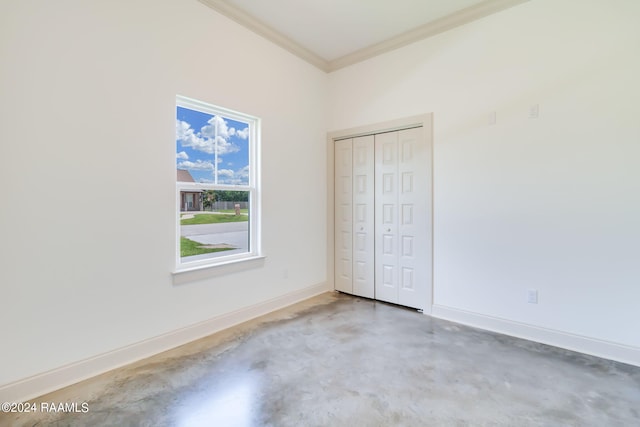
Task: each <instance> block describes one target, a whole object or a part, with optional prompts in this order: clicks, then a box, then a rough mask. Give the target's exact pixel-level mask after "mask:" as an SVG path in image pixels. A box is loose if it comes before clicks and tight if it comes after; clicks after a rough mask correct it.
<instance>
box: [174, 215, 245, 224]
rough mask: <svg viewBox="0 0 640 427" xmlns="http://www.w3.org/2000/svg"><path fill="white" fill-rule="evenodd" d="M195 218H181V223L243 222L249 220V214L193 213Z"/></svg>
mask: <svg viewBox="0 0 640 427" xmlns="http://www.w3.org/2000/svg"><path fill="white" fill-rule="evenodd" d="M192 215H195V216H194V217H193V218H188V219H181V220H180V225H194V224H218V223H221V222H243V221H249V217H248V216H247V215H238V216H236V215H235V214H233V215H228V214H209V213H206V214H192Z"/></svg>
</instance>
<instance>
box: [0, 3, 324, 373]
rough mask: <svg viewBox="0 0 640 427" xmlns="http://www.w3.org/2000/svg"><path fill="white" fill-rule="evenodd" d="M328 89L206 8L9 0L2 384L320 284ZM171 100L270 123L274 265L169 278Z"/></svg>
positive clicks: (0, 116) (0, 95)
mask: <svg viewBox="0 0 640 427" xmlns="http://www.w3.org/2000/svg"><path fill="white" fill-rule="evenodd" d="M326 84H327V75H326V74H325V73H323V72H321V71H318V70H317V69H315V68H314V67H312V66H311V65H308V64H307V63H305V62H303V61H301V60H299V59H297V58H295V57H294V56H292V55H291V54H289V53H287V52H285V51H284V50H282V49H280V48H277V47H275V46H274V45H273V44H270V43H269V42H267V41H265V40H263V39H261V38H260V37H258V36H256V35H254V34H253V33H251V32H249V31H247V30H245V29H243V28H241V27H240V26H238V25H237V24H235V23H233V22H232V21H229V20H228V19H226V18H223V17H222V16H220V15H218V14H217V13H215V12H214V11H212V10H211V9H209V8H207V7H205V6H203V5H202V4H200V3H198V2H197V1H195V0H193V1H184V0H165V1H160V2H159V1H154V0H139V1H135V2H122V1H100V2H96V1H85V0H62V1H56V2H51V1H47V0H2V1H1V2H0V141H1V144H2V152H1V154H0V187H1V189H2V191H1V194H2V209H1V210H0V215H1V216H0V236H1V240H2V245H1V249H0V250H1V251H2V252H1V256H0V260H1V261H0V262H1V268H0V287H1V288H0V289H1V294H0V331H1V334H2V341H1V343H0V347H1V351H0V353H1V359H2V364H1V365H0V386H2V385H3V384H4V385H6V384H8V383H11V382H14V381H17V380H20V379H24V378H27V377H29V376H32V375H35V374H39V373H42V372H45V371H48V370H50V369H53V368H58V367H61V366H64V365H67V364H72V363H75V362H77V361H81V360H84V359H87V358H91V357H93V356H96V355H100V354H102V353H105V352H108V351H112V350H115V349H119V348H122V347H124V346H127V345H130V344H133V343H138V342H140V341H143V340H146V339H149V338H152V337H156V336H158V335H161V334H165V333H167V332H170V331H175V330H177V329H179V328H183V327H187V326H189V325H192V324H195V323H197V322H201V321H205V320H207V319H212V318H214V317H216V316H219V315H222V314H225V313H230V312H233V311H234V310H238V309H242V308H245V307H248V306H252V305H254V304H258V303H262V302H265V301H270V300H272V299H273V298H279V297H282V296H283V295H288V294H291V293H295V292H299V291H301V290H304V289H308V288H310V287H313V286H314V285H317V284H322V283H324V282H325V281H326V270H325V268H326V211H325V200H326V184H325V182H326V166H325V163H326V160H325V158H326V155H325V136H326V120H325V111H326ZM176 94H181V95H185V96H189V97H192V98H196V99H200V100H203V101H208V102H211V103H214V104H217V105H220V106H223V107H226V108H231V109H234V110H239V111H242V112H246V113H248V114H251V115H255V116H258V117H261V118H262V119H263V122H262V123H263V135H262V136H263V138H262V143H263V145H262V155H263V156H262V159H263V163H262V171H263V180H262V186H263V190H264V193H263V207H264V216H263V227H264V233H263V243H264V245H263V246H264V251H265V254H266V255H267V259H266V262H265V264H264V266H263V267H260V268H256V269H252V270H249V271H246V272H241V273H235V274H229V275H223V276H219V277H214V278H210V279H203V280H199V281H195V282H192V283H188V284H182V285H179V286H177V285H174V284H173V281H172V276H171V274H170V272H171V271H172V269H173V267H174V265H173V263H174V250H175V249H174V239H175V236H174V233H175V226H174V218H175V212H174V209H175V207H174V203H175V138H174V133H175V130H174V129H175V96H176ZM284 205H291V206H292V210H291V211H289V212H285V211H283V210H282V209H281V206H284ZM302 237H304V238H303V239H302ZM285 269H288V278H286V279H285V277H284V276H285V274H284V270H285Z"/></svg>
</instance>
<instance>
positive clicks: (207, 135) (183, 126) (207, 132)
mask: <svg viewBox="0 0 640 427" xmlns="http://www.w3.org/2000/svg"><path fill="white" fill-rule="evenodd" d="M208 123H209V124H208V125H205V126H203V127H202V129H201V130H200V132H198V133H196V132H195V131H194V130H193V128H192V127H191V125H190V124H189V123H187V122H184V121H182V120H176V140H178V141H179V142H180V143H181V144H182V146H183V147H191V148H193V149H194V150H198V151H202V152H205V153H207V154H214V153H215V150H216V138H214V136H215V123H218V138H217V148H218V155H224V154H228V153H235V152H237V151H240V147H238V146H236V145H234V144H232V143H231V142H229V141H228V139H229V138H230V137H231V136H232V135H233V134H235V129H233V128H229V127H227V124H226V122H225V121H224V119H222V118H221V117H218V116H213V117H212V118H211V119H210V120H209V122H208Z"/></svg>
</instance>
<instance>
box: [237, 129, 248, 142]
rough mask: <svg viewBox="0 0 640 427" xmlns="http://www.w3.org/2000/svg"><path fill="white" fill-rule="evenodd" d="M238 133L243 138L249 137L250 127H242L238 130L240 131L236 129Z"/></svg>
mask: <svg viewBox="0 0 640 427" xmlns="http://www.w3.org/2000/svg"><path fill="white" fill-rule="evenodd" d="M236 135H238V136H239V137H240V138H242V139H247V138H249V128H248V127H246V128H244V129H242V130H238V131H236Z"/></svg>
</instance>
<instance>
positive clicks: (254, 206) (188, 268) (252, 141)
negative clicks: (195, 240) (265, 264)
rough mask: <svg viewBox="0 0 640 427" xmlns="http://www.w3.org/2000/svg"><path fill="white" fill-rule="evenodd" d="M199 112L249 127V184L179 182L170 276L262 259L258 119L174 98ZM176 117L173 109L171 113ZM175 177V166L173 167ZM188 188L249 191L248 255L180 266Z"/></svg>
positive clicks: (178, 104) (182, 98)
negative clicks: (183, 203)
mask: <svg viewBox="0 0 640 427" xmlns="http://www.w3.org/2000/svg"><path fill="white" fill-rule="evenodd" d="M178 107H182V108H188V109H191V110H196V111H200V112H203V113H207V114H213V115H219V116H222V117H223V118H225V119H231V120H237V121H240V122H242V123H246V124H247V125H248V126H249V138H248V144H247V145H248V151H249V153H248V154H249V183H248V184H247V185H228V184H208V183H198V182H178V181H176V189H175V202H174V209H175V221H174V222H175V267H174V270H173V274H174V275H175V274H180V273H184V272H193V271H195V270H203V269H208V268H215V267H225V266H226V267H227V268H228V266H229V265H232V264H238V263H242V262H244V261H252V260H256V259H262V258H264V256H263V254H262V242H261V235H262V233H261V213H262V204H261V199H262V197H261V191H260V176H261V175H260V142H261V141H260V134H261V131H260V130H261V120H260V118H258V117H255V116H251V115H248V114H244V113H240V112H237V111H233V110H230V109H227V108H224V107H219V106H217V105H213V104H209V103H206V102H203V101H198V100H195V99H192V98H187V97H185V96H181V95H177V96H176V106H175V108H176V109H177V108H178ZM174 117H175V110H174ZM173 174H174V176H175V166H174V168H173ZM189 189H204V190H215V189H217V190H229V191H248V192H249V248H248V251H247V252H244V253H239V254H231V255H226V256H225V255H223V256H218V257H213V258H207V259H201V260H196V261H191V262H186V263H183V262H182V260H181V256H180V192H181V191H184V190H189Z"/></svg>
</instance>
